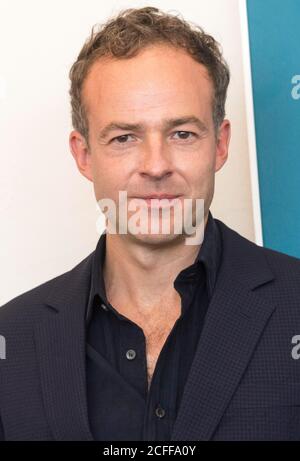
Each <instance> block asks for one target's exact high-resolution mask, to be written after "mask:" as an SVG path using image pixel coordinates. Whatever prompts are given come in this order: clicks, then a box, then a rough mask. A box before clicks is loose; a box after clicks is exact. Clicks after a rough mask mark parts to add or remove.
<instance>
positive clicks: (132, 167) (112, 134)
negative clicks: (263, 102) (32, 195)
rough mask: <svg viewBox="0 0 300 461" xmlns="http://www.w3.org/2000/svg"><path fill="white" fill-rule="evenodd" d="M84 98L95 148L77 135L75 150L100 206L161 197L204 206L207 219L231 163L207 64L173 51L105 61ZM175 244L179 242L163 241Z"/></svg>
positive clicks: (157, 49) (156, 49)
mask: <svg viewBox="0 0 300 461" xmlns="http://www.w3.org/2000/svg"><path fill="white" fill-rule="evenodd" d="M82 96H83V100H84V104H85V107H86V109H87V116H88V124H89V148H88V147H87V145H86V143H85V142H84V139H83V137H82V136H81V135H80V134H79V133H78V132H77V131H73V132H72V133H71V134H70V146H71V150H72V153H73V156H74V158H75V160H76V162H77V166H78V168H79V170H80V172H81V173H82V174H83V175H84V176H86V177H87V178H88V179H89V180H91V181H93V184H94V190H95V196H96V199H97V201H98V200H100V199H103V198H110V199H113V200H114V201H115V203H117V202H118V197H119V191H120V190H122V191H127V196H128V203H129V202H130V199H131V198H134V197H139V198H141V197H145V196H150V195H153V194H158V195H160V194H169V195H175V196H179V199H180V200H181V201H183V199H186V198H190V199H196V198H201V199H204V206H205V216H206V215H207V212H208V209H209V207H210V204H211V201H212V198H213V193H214V177H215V172H216V171H218V170H219V169H220V168H221V167H222V166H223V164H224V163H225V161H226V159H227V155H228V144H229V138H230V124H229V122H228V121H227V120H225V121H224V122H223V123H222V125H221V127H220V129H219V133H218V141H217V140H216V133H215V130H214V124H213V118H212V100H213V84H212V82H211V79H210V78H209V76H208V73H207V70H206V68H205V67H204V66H203V65H202V64H200V63H198V62H196V61H194V60H193V59H192V58H191V57H190V56H189V55H188V54H186V53H185V52H184V51H183V50H178V49H174V48H172V47H169V46H166V45H156V46H152V47H148V48H146V49H144V50H142V51H141V52H140V53H139V54H138V55H137V56H136V57H133V58H130V59H111V58H106V59H103V58H101V59H99V60H98V61H96V62H95V63H94V64H93V65H92V67H91V69H90V72H89V74H88V76H87V77H86V80H85V82H84V85H83V90H82ZM193 201H194V200H193ZM136 238H139V239H144V240H145V239H146V240H149V238H150V239H151V236H150V237H149V236H147V237H143V236H141V235H139V236H136ZM153 238H154V237H153ZM170 238H171V239H172V238H175V236H174V235H173V237H172V236H167V235H164V236H160V238H159V240H160V241H161V239H167V240H170Z"/></svg>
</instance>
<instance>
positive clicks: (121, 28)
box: [69, 6, 230, 143]
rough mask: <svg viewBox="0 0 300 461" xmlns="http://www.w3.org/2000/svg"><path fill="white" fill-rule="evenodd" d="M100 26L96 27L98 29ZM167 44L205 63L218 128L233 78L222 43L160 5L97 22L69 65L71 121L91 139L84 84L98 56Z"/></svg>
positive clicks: (118, 55)
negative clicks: (212, 89) (84, 101)
mask: <svg viewBox="0 0 300 461" xmlns="http://www.w3.org/2000/svg"><path fill="white" fill-rule="evenodd" d="M96 29H97V30H96ZM154 43H155V44H156V43H157V44H168V45H171V46H174V47H176V48H181V49H184V50H186V52H187V53H188V54H190V56H192V57H193V59H195V61H197V62H199V63H201V64H203V65H204V66H205V67H206V69H207V71H208V74H209V76H210V78H211V79H212V82H213V86H214V97H213V107H212V110H213V121H214V127H215V131H216V132H217V130H218V127H219V126H220V124H221V123H222V121H223V119H224V117H225V101H226V93H227V87H228V84H229V80H230V71H229V67H228V64H227V63H226V61H225V59H224V58H223V56H222V52H221V50H220V45H219V43H218V42H217V41H216V40H215V39H214V38H213V37H212V36H211V35H208V34H206V33H205V32H204V31H203V29H202V28H201V27H200V26H197V25H195V24H193V23H191V22H187V21H185V20H184V19H183V18H182V17H179V15H173V14H169V13H164V12H162V11H161V10H159V9H158V8H154V7H150V6H149V7H144V8H129V9H126V10H122V11H120V13H119V14H118V15H117V16H116V17H113V18H112V19H110V20H109V21H107V22H106V23H104V24H102V25H96V26H94V27H93V28H92V32H91V35H90V37H89V38H88V40H87V41H86V42H85V44H84V46H83V48H82V49H81V51H80V53H79V55H78V57H77V60H76V61H75V62H74V64H73V65H72V67H71V69H70V73H69V77H70V80H71V87H70V92H69V93H70V96H71V110H72V123H73V127H74V129H75V130H78V131H79V132H80V133H81V134H82V135H83V136H84V138H85V139H86V141H87V143H88V134H89V133H88V121H87V113H86V109H85V107H84V103H83V101H82V86H83V82H84V80H85V78H86V77H87V74H88V71H89V69H90V68H91V66H92V64H93V63H94V62H95V61H96V60H97V59H99V58H101V57H103V56H105V57H116V58H119V59H126V58H131V57H133V56H136V55H137V54H138V52H139V51H140V50H142V49H144V48H146V47H147V46H149V45H153V44H154Z"/></svg>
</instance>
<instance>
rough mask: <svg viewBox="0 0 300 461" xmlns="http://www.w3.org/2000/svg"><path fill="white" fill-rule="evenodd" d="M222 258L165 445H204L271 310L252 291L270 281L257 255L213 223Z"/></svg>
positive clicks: (260, 255) (270, 305) (255, 249)
mask: <svg viewBox="0 0 300 461" xmlns="http://www.w3.org/2000/svg"><path fill="white" fill-rule="evenodd" d="M215 221H216V222H217V224H218V227H219V229H220V231H221V236H222V241H223V258H222V264H221V267H220V271H219V275H218V279H217V283H216V286H215V290H214V295H213V297H212V299H211V302H210V305H209V309H208V312H207V315H206V320H205V324H204V327H203V330H202V333H201V336H200V340H199V343H198V346H197V350H196V354H195V357H194V360H193V363H192V366H191V370H190V373H189V376H188V379H187V382H186V386H185V389H184V393H183V397H182V400H181V404H180V408H179V412H178V415H177V418H176V421H175V424H174V427H173V432H172V436H171V440H182V441H188V440H194V441H196V440H209V439H211V438H212V436H213V433H214V431H215V430H216V428H217V425H218V423H219V422H220V420H221V418H222V415H223V414H224V412H225V409H226V407H227V405H228V404H229V402H230V400H231V398H232V396H233V394H234V392H235V390H236V388H237V387H238V384H239V382H240V380H241V378H242V376H243V373H244V372H245V370H246V367H247V365H248V364H249V361H250V359H251V355H252V354H253V352H254V349H255V346H256V344H257V343H258V341H259V338H260V336H261V334H262V332H263V329H264V327H265V326H266V323H267V321H268V319H269V318H270V316H271V314H272V312H273V311H274V309H275V307H276V306H275V305H274V304H273V303H272V301H269V300H267V299H265V298H263V296H262V295H261V294H258V293H256V292H255V291H253V290H254V288H256V287H258V286H259V285H262V284H265V283H267V282H269V281H271V280H273V279H274V276H273V274H272V272H271V271H270V269H269V267H268V265H267V262H266V260H265V256H264V254H263V251H262V250H261V249H259V247H257V246H256V245H254V244H252V243H251V242H249V241H247V240H246V239H244V238H243V237H241V236H240V235H239V234H237V233H236V232H234V231H233V230H231V229H229V228H228V227H227V226H225V224H223V223H222V222H220V221H218V220H215Z"/></svg>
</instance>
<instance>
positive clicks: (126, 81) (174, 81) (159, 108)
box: [82, 45, 213, 119]
mask: <svg viewBox="0 0 300 461" xmlns="http://www.w3.org/2000/svg"><path fill="white" fill-rule="evenodd" d="M212 97H213V84H212V80H211V78H210V76H209V74H208V71H207V69H206V67H205V66H203V65H202V64H201V63H199V62H197V61H195V60H194V59H193V58H192V57H191V56H190V55H189V54H187V53H186V52H185V51H184V50H182V49H175V48H173V47H170V46H166V45H156V46H151V47H148V48H146V49H144V50H142V51H140V52H139V54H138V55H137V56H135V57H133V58H129V59H116V58H100V59H98V60H97V61H96V62H95V63H93V65H92V66H91V68H90V70H89V73H88V75H87V77H86V79H85V81H84V84H83V88H82V98H83V101H84V104H85V107H86V109H87V113H88V116H89V118H90V117H91V118H99V117H102V118H103V117H105V119H107V118H109V117H115V116H116V115H117V116H118V117H119V118H120V116H122V115H124V116H127V117H128V114H130V116H131V117H135V116H137V117H139V116H141V114H142V115H143V116H144V115H145V114H149V117H151V116H153V117H154V116H156V115H157V114H158V113H159V114H160V115H161V116H166V117H167V116H170V115H172V116H174V113H173V114H172V112H173V111H179V112H181V113H183V112H185V111H186V108H187V106H188V110H189V111H191V110H192V111H193V112H195V113H197V112H198V115H201V116H202V117H203V118H205V115H207V116H208V113H210V112H211V102H212Z"/></svg>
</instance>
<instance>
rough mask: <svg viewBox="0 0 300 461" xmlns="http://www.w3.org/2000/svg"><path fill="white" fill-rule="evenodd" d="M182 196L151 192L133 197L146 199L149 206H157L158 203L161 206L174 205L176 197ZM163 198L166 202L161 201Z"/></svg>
mask: <svg viewBox="0 0 300 461" xmlns="http://www.w3.org/2000/svg"><path fill="white" fill-rule="evenodd" d="M180 197H181V195H173V194H151V195H144V196H139V197H133V198H134V199H139V200H144V201H145V202H146V204H147V206H152V207H156V206H157V205H158V206H159V207H160V208H161V207H164V206H170V205H173V203H174V201H175V200H176V199H179V198H180ZM155 199H156V200H158V201H159V203H158V204H157V203H156V202H155V201H153V200H155ZM161 200H164V202H161Z"/></svg>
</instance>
